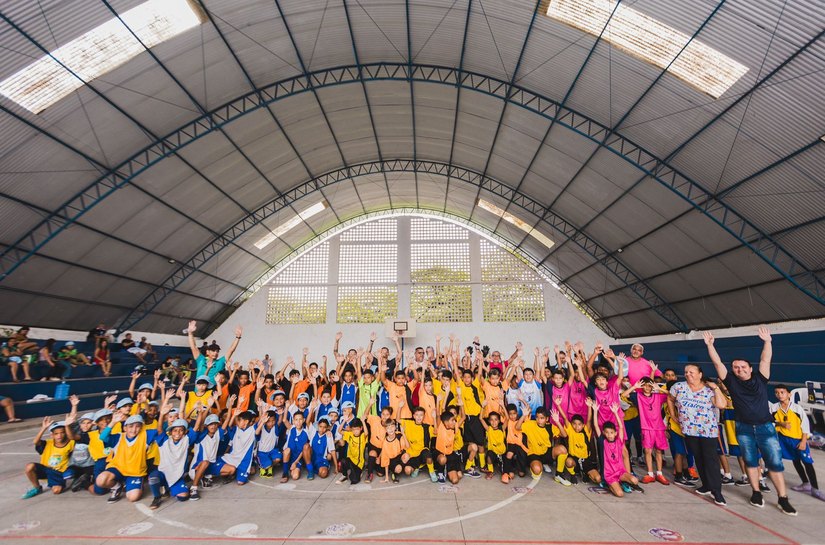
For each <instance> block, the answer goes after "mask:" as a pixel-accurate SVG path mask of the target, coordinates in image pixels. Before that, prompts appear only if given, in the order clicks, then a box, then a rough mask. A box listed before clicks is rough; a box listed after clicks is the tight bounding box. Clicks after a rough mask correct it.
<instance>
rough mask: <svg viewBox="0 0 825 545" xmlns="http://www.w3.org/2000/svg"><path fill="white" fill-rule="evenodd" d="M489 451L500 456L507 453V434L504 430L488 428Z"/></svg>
mask: <svg viewBox="0 0 825 545" xmlns="http://www.w3.org/2000/svg"><path fill="white" fill-rule="evenodd" d="M487 450H489V451H490V452H492V453H494V454H498V455H499V456H502V455H503V454H504V453H505V452H507V434H506V433H505V432H504V429H503V428H499V429H497V430H496V429H493V428H487Z"/></svg>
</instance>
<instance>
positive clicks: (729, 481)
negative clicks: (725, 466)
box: [722, 475, 735, 484]
mask: <svg viewBox="0 0 825 545" xmlns="http://www.w3.org/2000/svg"><path fill="white" fill-rule="evenodd" d="M734 482H735V481H734V480H733V479H732V478H730V477H725V476H724V475H722V484H734Z"/></svg>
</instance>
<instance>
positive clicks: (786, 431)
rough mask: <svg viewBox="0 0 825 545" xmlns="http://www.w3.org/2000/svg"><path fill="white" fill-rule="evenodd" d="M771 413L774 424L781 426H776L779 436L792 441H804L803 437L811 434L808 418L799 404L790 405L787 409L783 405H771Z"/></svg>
mask: <svg viewBox="0 0 825 545" xmlns="http://www.w3.org/2000/svg"><path fill="white" fill-rule="evenodd" d="M770 411H771V413H773V418H774V422H776V423H777V424H781V425H777V426H776V433H778V434H779V435H784V436H785V437H790V438H791V439H802V436H803V435H805V436H809V435H810V434H811V425H810V423H809V422H808V416H807V415H806V414H805V411H804V409H802V407H801V406H800V405H799V404H798V403H789V404H788V406H787V407H785V408H783V407H782V404H781V403H771V404H770ZM786 426H787V427H786Z"/></svg>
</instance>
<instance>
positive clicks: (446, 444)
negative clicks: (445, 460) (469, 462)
mask: <svg viewBox="0 0 825 545" xmlns="http://www.w3.org/2000/svg"><path fill="white" fill-rule="evenodd" d="M453 443H455V430H454V429H452V430H448V429H447V428H446V427H444V424H439V426H438V431H437V432H436V434H435V450H437V451H438V452H440V453H441V454H452V453H453Z"/></svg>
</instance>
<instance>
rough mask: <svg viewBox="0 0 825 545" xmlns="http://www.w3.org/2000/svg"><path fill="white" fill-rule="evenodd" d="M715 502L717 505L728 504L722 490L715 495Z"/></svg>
mask: <svg viewBox="0 0 825 545" xmlns="http://www.w3.org/2000/svg"><path fill="white" fill-rule="evenodd" d="M713 503H715V504H716V505H727V504H728V502H726V501H725V497H724V496H723V495H722V493H721V492H718V493H715V494H714V495H713Z"/></svg>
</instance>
